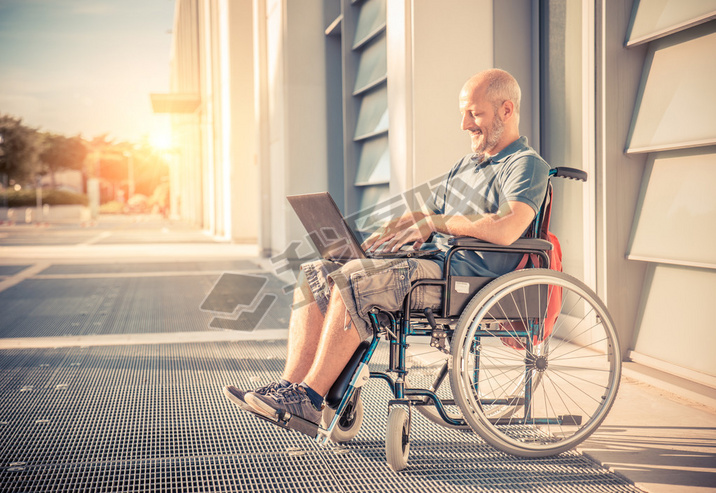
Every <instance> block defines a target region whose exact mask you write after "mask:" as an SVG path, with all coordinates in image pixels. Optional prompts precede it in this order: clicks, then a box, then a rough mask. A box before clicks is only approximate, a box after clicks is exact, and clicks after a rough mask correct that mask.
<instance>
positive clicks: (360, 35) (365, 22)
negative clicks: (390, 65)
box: [353, 0, 385, 46]
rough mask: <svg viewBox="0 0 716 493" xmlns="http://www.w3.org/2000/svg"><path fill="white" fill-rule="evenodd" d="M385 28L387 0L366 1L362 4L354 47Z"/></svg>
mask: <svg viewBox="0 0 716 493" xmlns="http://www.w3.org/2000/svg"><path fill="white" fill-rule="evenodd" d="M384 26H385V0H366V1H365V2H363V3H361V4H360V12H359V13H358V23H357V25H356V35H355V38H354V39H353V46H357V45H359V44H360V43H362V42H364V41H365V40H366V39H367V38H368V37H369V36H370V35H371V34H373V33H375V32H376V31H378V30H379V29H380V28H381V27H384Z"/></svg>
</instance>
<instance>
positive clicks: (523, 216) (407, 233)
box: [364, 201, 535, 251]
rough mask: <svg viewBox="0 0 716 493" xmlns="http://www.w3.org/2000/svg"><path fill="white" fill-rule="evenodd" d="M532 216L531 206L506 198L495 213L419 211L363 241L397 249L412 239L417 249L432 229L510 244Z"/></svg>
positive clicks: (438, 231)
mask: <svg viewBox="0 0 716 493" xmlns="http://www.w3.org/2000/svg"><path fill="white" fill-rule="evenodd" d="M420 214H423V213H420ZM403 217H405V216H403ZM534 217H535V212H534V210H533V209H532V207H531V206H529V205H527V204H525V203H524V202H519V201H510V202H507V205H506V206H504V208H502V209H501V210H500V211H499V212H498V213H497V214H487V215H483V216H480V215H475V216H462V215H455V216H451V215H444V214H432V215H425V214H423V217H422V218H421V219H420V220H417V221H415V222H412V224H408V223H406V222H403V223H402V226H403V227H402V228H400V227H399V226H400V225H401V224H399V223H396V224H394V226H393V227H392V228H390V229H389V228H385V229H382V230H381V231H379V232H378V233H376V234H374V235H373V236H371V237H370V238H369V239H368V240H366V243H365V244H364V245H366V244H367V246H365V248H366V249H369V248H370V249H373V250H374V249H376V248H378V247H380V246H381V245H383V244H385V246H384V248H383V249H384V250H385V251H397V250H399V249H400V247H402V246H403V245H405V244H407V243H414V248H416V249H417V248H420V246H421V245H422V244H423V243H425V241H427V239H428V238H429V237H430V235H431V234H432V233H442V234H445V235H450V236H470V237H473V238H477V239H479V240H484V241H489V242H490V243H495V244H497V245H510V244H512V243H513V242H514V241H515V240H517V239H518V238H519V237H520V235H522V233H523V232H524V231H525V229H527V227H528V226H529V225H530V223H531V222H532V220H533V219H534ZM401 219H402V218H401ZM406 226H407V227H406Z"/></svg>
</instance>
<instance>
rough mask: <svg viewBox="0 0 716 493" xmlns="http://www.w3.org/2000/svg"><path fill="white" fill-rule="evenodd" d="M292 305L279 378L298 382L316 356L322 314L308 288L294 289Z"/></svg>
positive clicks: (302, 378) (321, 325)
mask: <svg viewBox="0 0 716 493" xmlns="http://www.w3.org/2000/svg"><path fill="white" fill-rule="evenodd" d="M303 293H307V296H311V298H310V299H308V300H306V299H304V298H303V296H304V294H303ZM293 306H294V309H293V311H292V312H291V321H290V322H289V326H288V354H287V355H286V367H285V368H284V370H283V375H282V377H281V378H283V379H284V380H288V381H289V382H291V383H299V382H302V381H303V380H304V378H305V377H306V374H307V373H308V370H309V369H310V368H311V365H312V364H313V360H314V358H315V356H316V349H317V348H318V341H319V339H320V337H321V329H322V327H323V314H322V313H321V310H319V309H318V304H317V303H316V302H315V301H314V300H313V297H312V295H311V294H310V290H309V289H305V290H302V289H296V290H295V291H294V295H293Z"/></svg>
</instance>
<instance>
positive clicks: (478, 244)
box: [448, 236, 552, 252]
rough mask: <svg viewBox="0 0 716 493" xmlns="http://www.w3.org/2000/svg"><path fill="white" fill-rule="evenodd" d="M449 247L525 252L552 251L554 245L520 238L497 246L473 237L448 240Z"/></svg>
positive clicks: (456, 237)
mask: <svg viewBox="0 0 716 493" xmlns="http://www.w3.org/2000/svg"><path fill="white" fill-rule="evenodd" d="M448 245H450V246H453V247H469V248H475V249H484V251H500V252H524V251H530V250H542V251H545V252H546V251H548V250H552V244H551V243H550V242H549V241H547V240H542V239H540V238H519V239H517V241H515V242H514V243H512V244H511V245H496V244H494V243H490V242H488V241H482V240H478V239H477V238H472V237H471V236H455V237H453V238H450V239H449V240H448Z"/></svg>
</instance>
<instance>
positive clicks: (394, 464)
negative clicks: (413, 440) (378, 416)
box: [385, 407, 410, 471]
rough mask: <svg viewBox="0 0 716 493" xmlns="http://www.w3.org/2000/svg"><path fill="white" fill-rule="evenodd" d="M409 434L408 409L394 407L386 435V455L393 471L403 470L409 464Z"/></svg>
mask: <svg viewBox="0 0 716 493" xmlns="http://www.w3.org/2000/svg"><path fill="white" fill-rule="evenodd" d="M409 435H410V427H409V424H408V411H406V410H405V409H403V408H402V407H395V408H393V409H392V410H391V411H390V414H389V415H388V433H387V435H386V436H385V456H386V458H387V460H388V466H389V467H390V468H391V469H392V470H393V471H402V470H403V469H405V468H406V467H407V466H408V453H409V452H410V440H409V438H410V436H409Z"/></svg>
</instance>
